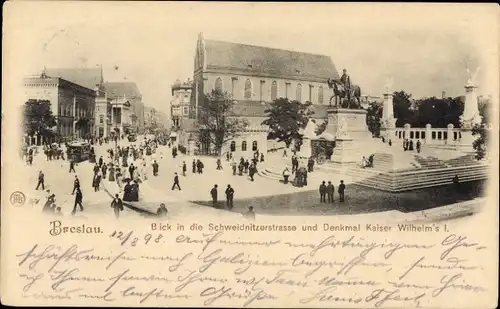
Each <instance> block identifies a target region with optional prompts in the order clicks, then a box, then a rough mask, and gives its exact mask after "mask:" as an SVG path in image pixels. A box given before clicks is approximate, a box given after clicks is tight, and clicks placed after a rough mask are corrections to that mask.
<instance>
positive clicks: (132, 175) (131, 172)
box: [128, 163, 135, 179]
mask: <svg viewBox="0 0 500 309" xmlns="http://www.w3.org/2000/svg"><path fill="white" fill-rule="evenodd" d="M134 170H135V167H134V163H130V166H129V167H128V173H129V174H130V179H134Z"/></svg>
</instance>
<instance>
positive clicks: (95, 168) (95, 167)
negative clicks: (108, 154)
mask: <svg viewBox="0 0 500 309" xmlns="http://www.w3.org/2000/svg"><path fill="white" fill-rule="evenodd" d="M100 170H101V169H100V168H99V165H98V164H97V163H96V164H95V165H94V176H95V175H97V173H98V172H99V171H100Z"/></svg>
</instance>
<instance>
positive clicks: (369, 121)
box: [366, 102, 382, 137]
mask: <svg viewBox="0 0 500 309" xmlns="http://www.w3.org/2000/svg"><path fill="white" fill-rule="evenodd" d="M381 118H382V106H381V105H380V104H378V103H377V102H370V103H369V106H368V109H367V114H366V125H367V126H368V130H369V131H370V132H371V133H372V135H374V136H375V137H379V136H380V119H381Z"/></svg>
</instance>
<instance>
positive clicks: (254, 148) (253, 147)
mask: <svg viewBox="0 0 500 309" xmlns="http://www.w3.org/2000/svg"><path fill="white" fill-rule="evenodd" d="M257 149H258V148H257V141H253V143H252V151H257Z"/></svg>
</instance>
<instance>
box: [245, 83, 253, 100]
mask: <svg viewBox="0 0 500 309" xmlns="http://www.w3.org/2000/svg"><path fill="white" fill-rule="evenodd" d="M251 98H252V82H251V81H250V80H249V79H247V80H246V81H245V99H251Z"/></svg>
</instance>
